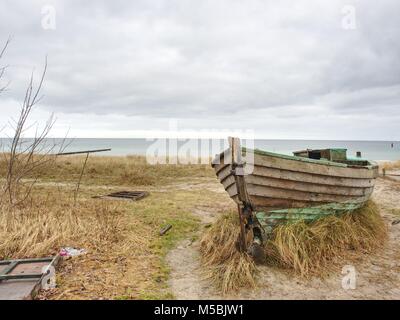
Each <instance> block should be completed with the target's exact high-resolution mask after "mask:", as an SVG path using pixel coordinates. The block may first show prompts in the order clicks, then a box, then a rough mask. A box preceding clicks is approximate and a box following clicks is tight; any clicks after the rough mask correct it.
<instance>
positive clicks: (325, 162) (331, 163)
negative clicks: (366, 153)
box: [212, 147, 379, 170]
mask: <svg viewBox="0 0 400 320" xmlns="http://www.w3.org/2000/svg"><path fill="white" fill-rule="evenodd" d="M228 152H229V149H226V150H224V151H223V152H221V153H220V154H217V155H216V157H215V158H214V160H213V161H212V166H213V167H214V166H215V165H217V164H220V163H214V162H215V160H217V159H221V156H223V157H225V154H227V153H228ZM242 152H245V153H248V152H249V153H254V154H256V155H260V156H271V157H275V158H281V159H286V160H293V161H299V162H308V163H313V164H319V165H325V166H332V167H340V168H349V169H368V170H373V169H376V168H378V167H379V166H378V164H377V163H376V162H375V161H372V160H366V161H367V162H368V163H369V165H367V166H356V165H349V164H346V163H340V162H334V161H329V160H318V159H310V158H304V157H298V156H291V155H286V154H281V153H275V152H270V151H264V150H260V149H250V148H245V147H242Z"/></svg>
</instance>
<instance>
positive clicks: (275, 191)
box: [212, 138, 378, 261]
mask: <svg viewBox="0 0 400 320" xmlns="http://www.w3.org/2000/svg"><path fill="white" fill-rule="evenodd" d="M229 145H230V147H229V148H228V149H227V150H225V151H224V152H222V153H221V154H219V155H217V156H216V158H215V159H214V160H213V163H212V166H213V168H214V170H215V173H216V175H217V177H218V179H219V181H220V182H221V183H222V185H223V186H224V188H225V190H226V191H227V192H228V194H229V196H230V197H231V198H232V199H233V200H234V201H235V202H236V203H237V204H238V213H239V224H240V237H239V239H238V247H239V249H241V250H247V251H248V252H249V253H250V254H251V255H252V256H253V257H254V258H255V260H256V261H257V260H258V261H263V260H265V253H264V251H263V250H262V249H261V244H262V243H263V242H264V241H265V239H266V238H268V236H269V235H270V234H271V231H272V230H273V228H274V227H275V226H276V225H277V224H279V223H284V222H288V221H296V220H306V221H313V220H316V219H318V218H320V217H323V216H326V215H331V214H341V213H345V212H350V211H353V210H356V209H358V208H360V207H362V206H363V205H364V204H365V203H366V201H367V200H368V199H369V198H370V196H371V194H372V191H373V189H374V185H375V179H376V178H377V177H378V165H377V164H376V163H375V162H373V161H368V160H365V159H362V158H361V154H360V153H358V154H357V157H355V158H350V157H347V150H346V149H322V150H310V149H307V150H302V151H297V152H294V155H293V156H289V155H283V154H277V153H272V152H267V151H261V150H252V149H246V148H241V147H240V140H239V139H238V138H229Z"/></svg>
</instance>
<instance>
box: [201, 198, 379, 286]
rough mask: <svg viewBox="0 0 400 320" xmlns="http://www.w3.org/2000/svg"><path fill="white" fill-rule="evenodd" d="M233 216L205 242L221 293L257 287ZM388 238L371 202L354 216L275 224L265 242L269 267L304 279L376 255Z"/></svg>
mask: <svg viewBox="0 0 400 320" xmlns="http://www.w3.org/2000/svg"><path fill="white" fill-rule="evenodd" d="M235 217H236V215H234V214H232V213H231V214H229V215H225V216H223V217H221V218H220V219H219V220H218V221H217V222H215V224H214V225H213V226H212V227H211V228H210V229H209V230H208V231H207V232H206V233H205V234H204V236H203V238H202V240H201V254H202V263H203V265H204V267H205V268H206V270H207V276H208V277H209V278H210V279H211V280H212V281H213V283H214V284H215V286H216V287H217V288H218V289H219V290H221V292H222V293H229V292H233V291H235V290H237V289H239V288H242V287H249V286H250V287H253V286H254V285H255V283H256V274H257V268H256V266H255V265H254V263H253V262H252V260H251V258H250V257H249V256H248V255H247V254H246V253H239V252H238V251H237V249H236V246H235V242H236V240H237V237H238V235H239V227H238V221H237V218H235ZM386 236H387V228H386V224H385V222H384V221H383V219H382V217H381V216H380V214H379V210H378V207H377V206H376V205H375V204H374V203H373V202H372V201H370V202H369V203H368V204H367V205H366V206H365V207H363V208H361V209H359V210H357V211H355V212H353V213H347V214H343V215H340V216H333V215H332V216H329V217H326V218H322V219H319V220H317V221H315V222H312V223H305V222H304V221H299V222H295V223H291V224H282V225H279V226H277V227H276V228H275V229H274V231H273V234H272V236H271V238H270V240H269V241H268V242H267V243H266V244H265V251H266V255H267V261H266V264H267V265H269V266H277V267H280V268H284V269H287V270H291V271H292V272H293V273H295V274H297V275H299V276H302V277H309V276H319V277H324V276H326V275H327V274H329V272H330V271H332V270H334V269H335V268H337V267H338V266H339V265H340V264H341V263H343V262H344V261H349V260H351V259H355V258H356V257H359V256H360V255H362V254H366V253H373V252H374V251H375V250H376V249H378V248H379V247H381V246H382V245H383V244H384V243H385V239H386Z"/></svg>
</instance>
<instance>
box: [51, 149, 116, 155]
mask: <svg viewBox="0 0 400 320" xmlns="http://www.w3.org/2000/svg"><path fill="white" fill-rule="evenodd" d="M105 151H111V149H96V150H83V151H71V152H60V153H57V154H56V155H57V156H69V155H73V154H82V153H96V152H105Z"/></svg>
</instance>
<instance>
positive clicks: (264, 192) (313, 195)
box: [226, 184, 371, 203]
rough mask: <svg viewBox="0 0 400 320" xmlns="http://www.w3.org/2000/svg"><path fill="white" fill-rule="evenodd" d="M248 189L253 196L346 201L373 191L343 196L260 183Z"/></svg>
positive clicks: (230, 191)
mask: <svg viewBox="0 0 400 320" xmlns="http://www.w3.org/2000/svg"><path fill="white" fill-rule="evenodd" d="M226 191H227V192H228V194H229V195H230V196H233V195H236V194H237V190H236V186H235V185H234V184H233V185H231V186H230V187H228V188H227V189H226ZM247 191H248V193H249V195H250V198H251V197H252V196H259V197H269V198H273V199H288V200H298V201H306V202H318V203H322V202H325V203H328V202H345V201H362V200H363V199H364V198H365V197H369V196H370V194H371V192H369V193H367V194H365V195H363V196H343V195H332V194H323V193H317V192H304V191H297V190H290V189H278V188H271V187H265V186H260V185H253V184H247Z"/></svg>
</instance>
